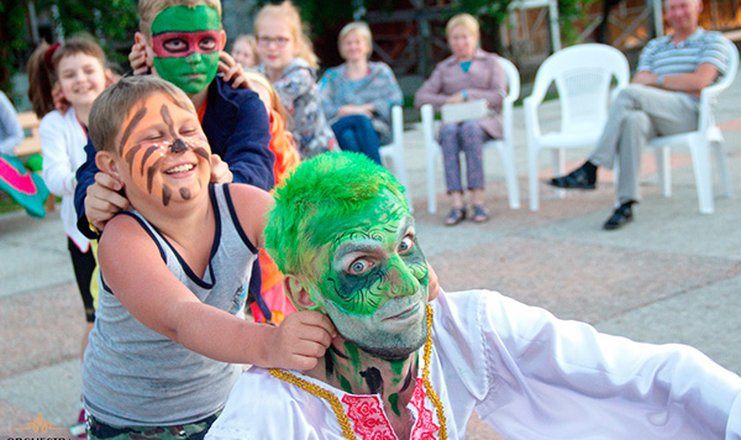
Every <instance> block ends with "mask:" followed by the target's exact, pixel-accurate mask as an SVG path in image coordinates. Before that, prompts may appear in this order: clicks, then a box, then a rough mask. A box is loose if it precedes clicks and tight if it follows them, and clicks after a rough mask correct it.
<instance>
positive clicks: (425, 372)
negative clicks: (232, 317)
mask: <svg viewBox="0 0 741 440" xmlns="http://www.w3.org/2000/svg"><path fill="white" fill-rule="evenodd" d="M431 354H432V306H431V305H429V304H427V338H426V339H425V345H424V354H423V356H424V362H425V365H424V368H423V369H422V383H423V384H424V387H425V392H426V393H427V397H429V398H430V401H431V402H432V405H433V406H434V407H435V413H436V414H437V420H438V422H440V436H439V438H440V440H447V439H448V429H447V425H446V418H445V410H444V409H443V404H442V402H440V397H438V395H437V392H435V389H434V388H433V387H432V383H431V382H430V368H429V367H430V356H431ZM268 371H269V372H270V374H271V375H272V376H273V377H275V378H277V379H280V380H282V381H284V382H288V383H290V384H291V385H295V386H297V387H299V388H301V389H302V390H304V391H306V392H307V393H309V394H313V395H315V396H317V397H319V398H322V399H324V400H326V401H327V402H329V405H330V406H331V407H332V411H333V412H334V415H335V417H337V421H338V422H339V424H340V426H341V427H342V434H343V435H344V436H345V438H346V439H348V440H353V439H355V438H356V437H355V432H354V431H353V429H352V426H351V423H350V419H349V418H348V417H347V414H345V409H344V408H343V407H342V403H341V402H340V399H338V398H337V396H336V395H335V394H334V393H333V392H331V391H329V390H325V389H324V388H322V387H320V386H319V385H316V384H313V383H311V382H309V381H307V380H304V379H301V378H300V377H298V376H296V375H295V374H292V373H289V372H288V371H284V370H281V369H278V368H271V369H269V370H268ZM422 405H423V406H424V402H422ZM412 428H413V427H412Z"/></svg>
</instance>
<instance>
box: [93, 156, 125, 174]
mask: <svg viewBox="0 0 741 440" xmlns="http://www.w3.org/2000/svg"><path fill="white" fill-rule="evenodd" d="M95 165H97V166H98V169H99V170H100V171H102V172H104V173H106V174H110V175H112V176H114V177H116V178H117V179H118V180H121V175H120V173H119V172H118V166H117V165H116V161H115V156H114V155H113V153H111V152H110V151H105V150H102V151H98V152H97V153H95Z"/></svg>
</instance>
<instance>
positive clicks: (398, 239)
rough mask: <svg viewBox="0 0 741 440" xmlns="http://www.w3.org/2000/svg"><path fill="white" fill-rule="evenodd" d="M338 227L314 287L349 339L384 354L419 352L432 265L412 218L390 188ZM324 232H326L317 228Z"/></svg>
mask: <svg viewBox="0 0 741 440" xmlns="http://www.w3.org/2000/svg"><path fill="white" fill-rule="evenodd" d="M340 223H341V224H328V225H325V226H323V227H326V228H336V231H337V233H336V234H335V236H334V240H333V241H332V243H331V244H328V245H326V246H324V247H323V248H322V249H321V250H320V251H319V253H318V255H317V258H316V259H315V260H314V265H315V268H317V269H320V270H322V272H321V275H319V276H318V278H319V279H318V280H316V281H317V282H316V289H315V291H313V292H310V295H311V297H312V299H313V300H314V302H317V303H318V304H321V305H322V306H323V309H324V310H325V311H326V312H327V314H328V315H329V317H330V318H331V319H332V322H334V324H335V326H336V327H337V330H338V332H339V333H340V334H341V335H343V336H344V337H345V339H346V340H348V341H350V342H352V343H354V344H355V345H357V346H358V347H360V348H361V349H363V350H364V351H367V352H369V353H371V354H374V355H377V356H379V357H381V358H383V359H401V358H404V357H406V356H408V355H409V354H410V353H412V352H414V351H416V350H417V349H418V348H419V347H420V346H421V345H422V343H423V342H424V339H425V336H426V326H425V305H426V304H427V299H428V291H427V287H428V286H427V281H428V279H427V263H426V260H425V257H424V255H423V254H422V251H421V249H420V247H419V245H418V244H417V240H416V236H415V232H414V220H413V218H412V216H411V215H410V213H409V211H408V209H406V208H405V207H404V205H403V204H402V203H400V202H399V200H397V198H396V196H394V195H393V194H392V193H391V192H390V191H387V190H384V191H383V192H382V193H381V194H380V195H379V196H378V198H377V199H376V201H375V202H374V203H372V204H371V206H369V207H368V208H367V209H366V210H364V211H361V212H359V213H357V214H356V215H355V216H354V217H352V218H348V219H343V221H342V222H340ZM318 233H319V234H321V232H318Z"/></svg>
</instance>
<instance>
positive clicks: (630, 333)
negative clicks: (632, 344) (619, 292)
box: [595, 276, 741, 374]
mask: <svg viewBox="0 0 741 440" xmlns="http://www.w3.org/2000/svg"><path fill="white" fill-rule="evenodd" d="M729 310H735V311H736V313H731V314H729ZM738 311H741V276H737V277H734V278H731V279H727V280H722V281H719V282H717V283H712V284H710V285H707V286H705V287H701V288H699V289H696V290H691V291H687V292H685V293H682V294H680V295H675V296H672V297H670V298H665V299H662V300H658V301H656V302H654V303H653V304H649V305H646V306H645V307H641V308H637V309H633V310H628V311H626V312H625V313H623V314H621V315H620V316H616V317H614V318H612V319H608V320H605V321H601V322H598V323H596V325H595V327H596V328H597V329H598V330H600V331H602V332H605V333H610V334H617V335H622V336H627V337H629V338H631V339H634V340H637V341H643V342H652V343H656V344H665V343H672V342H678V343H683V344H689V345H691V346H693V347H695V348H698V349H699V350H700V351H702V352H704V353H705V354H707V355H708V356H709V357H710V358H711V359H713V360H715V361H716V362H718V363H719V364H720V365H723V366H724V367H726V368H728V369H729V370H731V371H734V372H735V373H737V374H741V350H740V349H739V347H741V340H740V336H739V335H741V319H739V315H738Z"/></svg>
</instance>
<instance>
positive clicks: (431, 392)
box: [422, 304, 448, 440]
mask: <svg viewBox="0 0 741 440" xmlns="http://www.w3.org/2000/svg"><path fill="white" fill-rule="evenodd" d="M431 354H432V306H431V305H430V304H427V339H426V340H425V349H424V360H425V367H424V368H423V369H422V382H423V383H424V384H425V391H427V397H429V398H430V401H432V405H433V406H434V407H435V413H437V421H438V422H440V440H447V439H448V429H447V426H446V423H445V410H444V408H443V404H442V402H440V397H439V396H438V395H437V392H435V389H434V388H433V387H432V383H431V382H430V356H431ZM422 404H423V405H424V403H422Z"/></svg>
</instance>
